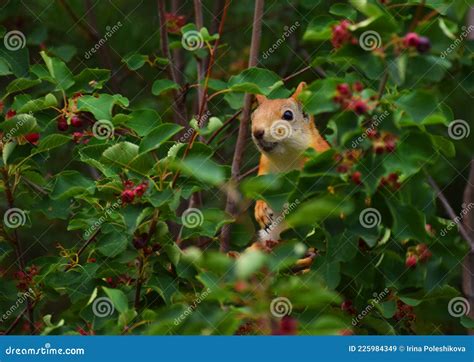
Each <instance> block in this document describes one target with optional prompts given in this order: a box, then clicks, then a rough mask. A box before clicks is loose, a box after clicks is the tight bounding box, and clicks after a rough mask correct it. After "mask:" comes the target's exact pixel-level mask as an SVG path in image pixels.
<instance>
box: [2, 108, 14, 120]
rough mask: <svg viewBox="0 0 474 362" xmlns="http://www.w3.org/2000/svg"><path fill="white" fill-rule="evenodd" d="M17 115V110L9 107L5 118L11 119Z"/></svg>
mask: <svg viewBox="0 0 474 362" xmlns="http://www.w3.org/2000/svg"><path fill="white" fill-rule="evenodd" d="M15 116H16V111H15V110H14V109H9V110H8V111H7V114H6V115H5V119H10V118H13V117H15Z"/></svg>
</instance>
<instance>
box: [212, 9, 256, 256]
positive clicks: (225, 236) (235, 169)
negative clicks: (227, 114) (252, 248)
mask: <svg viewBox="0 0 474 362" xmlns="http://www.w3.org/2000/svg"><path fill="white" fill-rule="evenodd" d="M264 3H265V2H264V0H256V1H255V12H254V18H253V28H252V41H251V44H250V56H249V63H248V66H249V68H251V67H254V66H256V65H257V61H258V59H257V58H258V51H259V49H260V38H261V34H262V18H263V7H264ZM251 105H252V95H251V94H246V95H245V98H244V108H243V110H242V119H241V120H240V126H239V134H238V136H237V143H236V146H235V151H234V157H233V160H232V169H231V184H232V183H234V184H236V183H238V178H239V174H240V166H241V164H242V156H243V153H244V149H245V144H246V142H247V130H248V123H249V120H250V112H251ZM231 193H232V191H230V192H228V193H227V202H226V208H225V211H226V212H227V213H228V214H230V215H235V213H236V211H237V210H236V208H237V205H236V203H235V200H234V199H233V197H232V195H231ZM230 231H231V230H230V224H227V225H224V227H223V228H222V231H221V235H220V250H221V251H222V252H227V251H229V246H230Z"/></svg>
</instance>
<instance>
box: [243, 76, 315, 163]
mask: <svg viewBox="0 0 474 362" xmlns="http://www.w3.org/2000/svg"><path fill="white" fill-rule="evenodd" d="M305 86H306V83H304V82H301V83H300V84H299V85H298V87H297V88H296V91H295V93H294V94H293V95H292V96H291V97H290V98H286V99H267V98H266V97H265V96H263V95H257V101H258V104H259V105H258V107H257V109H255V111H254V112H253V114H252V139H253V141H254V142H255V144H256V146H257V148H258V149H259V150H260V152H262V153H264V154H266V155H268V156H271V155H275V156H277V155H282V154H295V153H303V152H304V151H305V150H306V149H307V148H308V147H310V144H311V141H312V134H313V130H314V125H312V119H311V117H309V116H308V115H307V114H306V113H305V112H304V111H303V107H302V105H301V103H300V102H299V101H298V96H299V95H300V93H301V91H302V90H303V88H304V87H305Z"/></svg>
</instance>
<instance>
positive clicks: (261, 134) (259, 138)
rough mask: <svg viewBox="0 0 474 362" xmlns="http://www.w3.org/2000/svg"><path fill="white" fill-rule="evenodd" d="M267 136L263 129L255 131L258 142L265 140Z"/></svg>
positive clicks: (254, 134)
mask: <svg viewBox="0 0 474 362" xmlns="http://www.w3.org/2000/svg"><path fill="white" fill-rule="evenodd" d="M264 134H265V131H264V130H263V129H258V130H256V131H253V136H254V137H255V138H256V139H257V140H261V139H262V138H263V135H264Z"/></svg>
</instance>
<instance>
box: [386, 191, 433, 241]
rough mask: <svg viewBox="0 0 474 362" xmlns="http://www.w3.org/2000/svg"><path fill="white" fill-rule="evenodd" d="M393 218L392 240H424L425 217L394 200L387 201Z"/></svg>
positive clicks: (411, 207)
mask: <svg viewBox="0 0 474 362" xmlns="http://www.w3.org/2000/svg"><path fill="white" fill-rule="evenodd" d="M387 204H388V206H389V208H390V212H391V213H392V217H393V228H392V229H393V235H392V236H393V238H395V239H396V240H400V241H404V240H408V239H411V238H413V239H416V240H419V241H424V240H426V230H425V224H426V220H425V215H424V214H423V213H421V212H420V211H419V210H418V209H416V208H414V207H413V206H411V205H403V204H401V203H399V202H398V201H397V200H395V199H394V198H392V199H390V200H387Z"/></svg>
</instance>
